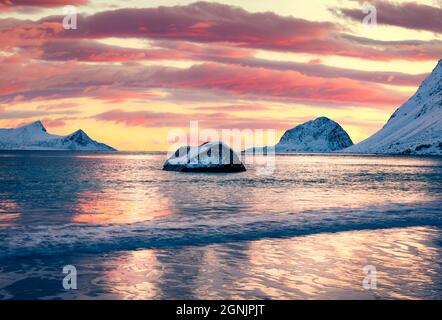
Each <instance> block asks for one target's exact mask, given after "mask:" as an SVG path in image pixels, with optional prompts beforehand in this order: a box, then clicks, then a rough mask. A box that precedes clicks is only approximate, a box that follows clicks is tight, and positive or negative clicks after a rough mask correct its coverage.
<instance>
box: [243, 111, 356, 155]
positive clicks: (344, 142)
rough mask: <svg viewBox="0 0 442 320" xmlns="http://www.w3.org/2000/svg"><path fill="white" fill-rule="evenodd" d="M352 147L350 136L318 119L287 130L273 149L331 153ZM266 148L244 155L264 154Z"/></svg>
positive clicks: (253, 149)
mask: <svg viewBox="0 0 442 320" xmlns="http://www.w3.org/2000/svg"><path fill="white" fill-rule="evenodd" d="M351 145H353V142H352V141H351V139H350V136H349V135H348V134H347V132H345V130H344V129H343V128H342V127H341V126H340V125H339V124H338V123H336V122H335V121H333V120H330V119H329V118H327V117H319V118H317V119H315V120H311V121H308V122H306V123H304V124H301V125H299V126H297V127H295V128H293V129H290V130H287V131H286V132H285V133H284V135H283V136H282V138H281V140H280V141H279V142H278V144H277V145H276V146H274V147H271V148H272V149H273V148H274V151H275V152H277V153H288V152H312V153H322V152H332V151H338V150H341V149H344V148H347V147H349V146H351ZM268 150H269V148H268V147H264V148H252V149H248V150H247V151H246V153H253V152H257V151H259V152H264V153H266V152H267V151H268Z"/></svg>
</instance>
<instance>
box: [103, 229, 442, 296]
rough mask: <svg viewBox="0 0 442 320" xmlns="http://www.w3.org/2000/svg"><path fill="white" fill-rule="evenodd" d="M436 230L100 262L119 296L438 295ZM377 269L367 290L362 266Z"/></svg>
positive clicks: (150, 253) (149, 253)
mask: <svg viewBox="0 0 442 320" xmlns="http://www.w3.org/2000/svg"><path fill="white" fill-rule="evenodd" d="M440 238H441V234H440V230H439V229H435V228H430V227H413V228H401V229H387V230H376V231H352V232H342V233H336V234H317V235H311V236H306V237H295V238H290V239H279V240H270V239H266V240H259V241H254V242H247V243H235V244H223V245H219V244H218V245H209V246H205V247H183V248H178V249H175V250H140V251H135V252H131V253H127V254H117V255H116V257H115V259H110V260H109V261H106V262H104V264H105V266H106V267H107V268H108V267H109V266H114V267H115V269H113V270H110V271H109V272H107V273H106V274H105V275H104V276H103V277H102V278H100V283H101V285H103V286H106V287H110V288H111V289H112V292H113V293H114V294H117V296H118V297H119V298H122V299H132V298H145V299H150V298H161V299H178V298H184V299H203V298H208V299H220V298H223V299H226V298H231V299H239V298H264V299H355V298H356V299H358V298H362V299H376V298H401V299H419V298H431V297H438V296H440V294H441V293H440V292H439V291H438V290H440V283H437V281H438V280H437V279H440V278H441V272H442V270H441V267H440V264H439V261H440V258H441V251H440V247H437V246H436V245H435V244H434V242H435V241H440ZM365 265H373V266H375V267H376V269H377V289H376V290H365V289H363V287H362V281H363V279H364V277H365V273H364V271H363V267H364V266H365Z"/></svg>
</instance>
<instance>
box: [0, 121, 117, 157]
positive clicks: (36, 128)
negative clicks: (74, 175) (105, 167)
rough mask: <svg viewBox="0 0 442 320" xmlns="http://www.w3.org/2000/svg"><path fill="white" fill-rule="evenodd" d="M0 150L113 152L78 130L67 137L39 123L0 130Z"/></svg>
mask: <svg viewBox="0 0 442 320" xmlns="http://www.w3.org/2000/svg"><path fill="white" fill-rule="evenodd" d="M0 150H67V151H69V150H72V151H115V149H114V148H112V147H109V146H108V145H105V144H103V143H99V142H97V141H94V140H92V139H91V138H89V136H88V135H87V134H86V133H85V132H84V131H83V130H78V131H76V132H74V133H72V134H70V135H67V136H57V135H53V134H50V133H48V132H47V130H46V128H45V127H44V126H43V124H42V123H41V122H40V121H37V122H34V123H32V124H30V125H26V126H22V127H19V128H16V129H0Z"/></svg>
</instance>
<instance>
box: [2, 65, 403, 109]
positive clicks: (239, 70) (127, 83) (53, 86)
mask: <svg viewBox="0 0 442 320" xmlns="http://www.w3.org/2000/svg"><path fill="white" fill-rule="evenodd" d="M42 70H44V71H42ZM52 70H53V71H51V68H49V67H48V68H45V66H44V64H35V65H28V66H22V65H13V66H9V70H6V71H9V72H8V74H10V75H11V79H8V77H6V79H0V93H1V94H0V98H1V99H0V102H1V101H2V102H9V101H11V100H12V99H14V98H15V97H16V96H20V97H21V99H35V98H38V97H45V96H46V97H48V96H49V97H50V96H53V95H56V96H58V97H59V98H61V97H69V96H71V97H75V96H82V97H95V98H99V99H104V100H110V101H119V100H118V99H119V97H122V96H123V97H126V98H143V97H144V98H152V97H155V96H152V95H151V94H150V93H147V94H148V95H147V96H143V95H145V94H146V91H147V90H152V89H159V90H163V91H164V90H166V91H168V90H170V91H174V90H188V91H198V90H200V91H205V92H213V93H215V94H217V95H220V96H223V95H224V96H225V95H226V94H227V95H228V96H229V97H232V98H235V99H252V100H256V99H263V100H272V101H291V102H305V103H313V104H316V103H328V104H330V103H334V104H335V105H356V104H357V105H366V106H369V105H371V106H392V105H398V104H400V103H402V102H403V101H404V100H405V98H406V96H405V95H403V94H401V93H398V92H395V91H392V90H390V89H387V88H385V87H382V86H379V85H376V84H369V83H366V82H365V83H362V82H359V81H354V80H350V79H345V78H336V79H334V78H321V77H316V76H306V75H303V74H301V73H299V72H297V71H281V70H268V69H262V68H250V67H243V66H238V65H222V64H216V63H204V64H200V65H194V66H192V67H190V68H188V69H180V68H172V67H153V66H152V67H145V66H138V65H135V66H130V65H128V66H125V67H124V68H121V67H119V66H113V65H107V66H106V67H103V66H101V65H100V66H95V65H89V66H85V65H81V66H79V65H78V64H75V63H74V64H67V66H66V67H65V68H63V67H60V66H58V68H55V66H53V67H52ZM51 73H52V76H49V74H51ZM14 74H21V75H23V76H22V77H20V80H17V79H15V78H14V77H13V75H14ZM42 74H44V77H42ZM43 80H44V81H43ZM11 86H12V87H11ZM113 92H117V93H116V94H113Z"/></svg>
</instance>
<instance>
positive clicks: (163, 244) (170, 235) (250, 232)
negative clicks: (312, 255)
mask: <svg viewBox="0 0 442 320" xmlns="http://www.w3.org/2000/svg"><path fill="white" fill-rule="evenodd" d="M441 208H442V203H441V202H432V203H425V204H422V205H416V204H413V206H410V205H401V204H396V205H389V206H373V207H364V208H348V209H342V208H339V209H327V210H321V211H313V210H311V211H303V212H296V213H290V212H287V213H278V214H274V213H273V214H270V213H269V214H261V213H256V214H250V213H249V214H247V215H246V214H242V215H238V216H236V215H235V216H228V217H219V218H218V219H213V216H212V217H211V218H210V219H209V220H207V221H204V220H202V219H201V216H200V215H198V217H192V216H188V215H185V216H180V215H175V216H173V217H171V218H167V219H161V220H156V221H155V220H154V221H150V222H143V223H134V224H125V225H85V224H65V225H61V226H34V227H12V228H7V229H3V230H1V231H2V233H1V234H0V259H5V258H11V257H27V256H36V255H37V256H38V255H43V256H47V255H58V254H75V253H101V252H107V251H114V250H133V249H149V248H151V249H155V248H167V247H176V246H189V245H191V246H198V245H209V244H215V243H226V242H234V241H252V240H259V239H264V238H287V237H294V236H305V235H312V234H317V233H330V232H343V231H357V230H370V229H386V228H398V227H411V226H441V227H442V215H441V213H442V209H441Z"/></svg>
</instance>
